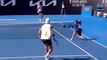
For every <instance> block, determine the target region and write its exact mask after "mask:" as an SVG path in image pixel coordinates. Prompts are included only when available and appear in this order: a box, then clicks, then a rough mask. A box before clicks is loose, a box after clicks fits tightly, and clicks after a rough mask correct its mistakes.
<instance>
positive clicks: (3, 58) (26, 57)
mask: <svg viewBox="0 0 107 60" xmlns="http://www.w3.org/2000/svg"><path fill="white" fill-rule="evenodd" d="M50 57H51V58H58V57H63V58H64V57H65V58H66V57H89V56H88V55H51V56H50ZM28 58H29V59H30V58H44V56H20V57H0V60H7V59H28Z"/></svg>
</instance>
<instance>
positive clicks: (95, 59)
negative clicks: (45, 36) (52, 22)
mask: <svg viewBox="0 0 107 60" xmlns="http://www.w3.org/2000/svg"><path fill="white" fill-rule="evenodd" d="M54 31H55V32H56V33H58V34H59V35H60V36H62V37H63V38H64V39H66V40H67V41H68V42H70V43H71V44H73V45H74V46H76V47H77V48H79V49H80V50H82V51H83V52H85V53H86V54H87V55H89V56H90V57H92V58H93V59H94V60H98V59H97V58H96V57H94V56H93V55H91V54H90V53H88V52H87V51H86V50H84V49H83V48H81V47H80V46H78V45H77V44H75V43H74V42H72V41H71V40H69V39H68V38H67V37H65V36H64V35H62V34H61V33H59V32H58V31H56V30H55V29H54Z"/></svg>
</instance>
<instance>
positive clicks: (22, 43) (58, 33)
mask: <svg viewBox="0 0 107 60" xmlns="http://www.w3.org/2000/svg"><path fill="white" fill-rule="evenodd" d="M47 17H49V18H50V19H51V22H53V23H52V25H53V28H54V31H55V37H56V40H57V41H58V44H59V45H57V44H56V43H55V42H54V41H53V40H52V42H53V52H52V54H51V56H50V59H49V60H107V57H106V56H107V18H103V17H97V16H80V15H63V16H61V15H45V16H44V19H45V18H47ZM74 20H81V21H82V28H83V35H84V36H85V37H86V38H87V39H84V40H83V39H80V38H77V37H75V38H74V40H72V41H71V40H70V38H71V36H72V33H73V28H64V27H63V24H64V22H69V23H71V22H72V23H71V24H73V21H74ZM69 23H68V25H69ZM42 24H43V21H42V22H41V21H38V17H37V15H14V16H13V15H9V16H0V60H45V58H44V55H45V49H44V45H43V43H42V41H41V40H40V38H39V37H38V34H37V32H38V30H39V29H40V27H41V25H42ZM66 24H67V23H66Z"/></svg>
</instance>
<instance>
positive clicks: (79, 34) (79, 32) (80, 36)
mask: <svg viewBox="0 0 107 60" xmlns="http://www.w3.org/2000/svg"><path fill="white" fill-rule="evenodd" d="M81 33H82V29H79V30H78V34H77V36H78V37H79V38H84V37H83V36H82V34H81Z"/></svg>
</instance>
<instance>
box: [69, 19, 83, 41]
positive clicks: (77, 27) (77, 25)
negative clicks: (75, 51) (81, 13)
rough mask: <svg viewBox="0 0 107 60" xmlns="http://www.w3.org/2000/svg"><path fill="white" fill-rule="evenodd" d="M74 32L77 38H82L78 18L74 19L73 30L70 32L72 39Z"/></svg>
mask: <svg viewBox="0 0 107 60" xmlns="http://www.w3.org/2000/svg"><path fill="white" fill-rule="evenodd" d="M76 33H77V36H78V37H79V38H82V39H83V38H84V37H83V36H82V34H81V33H82V27H81V21H78V20H75V26H74V32H73V34H72V38H71V40H73V38H74V36H75V34H76Z"/></svg>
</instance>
